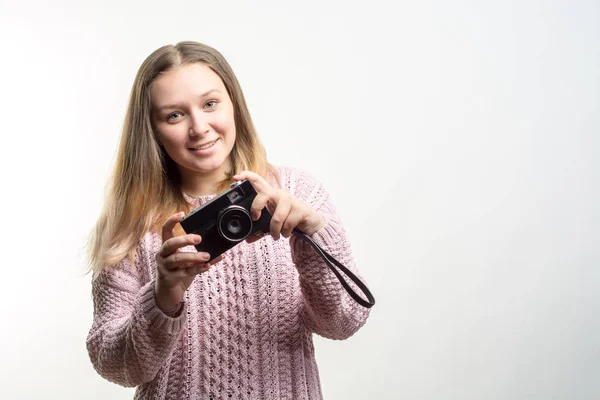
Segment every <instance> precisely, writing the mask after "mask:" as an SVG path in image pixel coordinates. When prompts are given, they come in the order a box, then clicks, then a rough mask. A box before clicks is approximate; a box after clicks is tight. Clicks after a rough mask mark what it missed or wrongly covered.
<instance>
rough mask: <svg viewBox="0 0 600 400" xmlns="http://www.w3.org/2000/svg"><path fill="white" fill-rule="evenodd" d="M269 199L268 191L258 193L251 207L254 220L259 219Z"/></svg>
mask: <svg viewBox="0 0 600 400" xmlns="http://www.w3.org/2000/svg"><path fill="white" fill-rule="evenodd" d="M268 201H269V196H267V194H266V193H259V194H257V195H256V197H255V198H254V200H253V201H252V206H251V207H250V214H251V215H252V220H253V221H258V219H259V218H260V214H261V213H262V210H263V208H265V207H266V206H267V202H268Z"/></svg>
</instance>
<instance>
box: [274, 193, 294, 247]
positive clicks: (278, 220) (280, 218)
mask: <svg viewBox="0 0 600 400" xmlns="http://www.w3.org/2000/svg"><path fill="white" fill-rule="evenodd" d="M291 209H292V199H291V197H290V196H282V197H281V198H280V199H279V202H278V203H277V208H276V209H275V212H274V213H273V216H272V217H271V226H270V231H271V236H273V239H275V240H277V239H279V233H280V232H281V227H282V226H283V223H284V222H285V220H286V219H287V217H288V215H289V214H290V211H291Z"/></svg>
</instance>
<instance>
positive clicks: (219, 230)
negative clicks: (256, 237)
mask: <svg viewBox="0 0 600 400" xmlns="http://www.w3.org/2000/svg"><path fill="white" fill-rule="evenodd" d="M232 210H240V211H242V213H243V214H246V216H247V217H248V219H249V220H250V229H249V230H248V233H247V234H246V236H244V237H243V238H241V239H232V238H230V237H228V236H227V235H225V234H224V233H223V232H222V231H221V220H222V219H223V217H224V216H225V215H226V214H227V213H228V212H231V211H232ZM253 226H254V221H252V216H251V215H250V213H249V212H248V210H246V209H245V208H244V207H242V206H238V205H230V206H229V207H227V208H225V209H223V210H221V212H220V213H219V217H218V218H217V232H218V233H219V235H221V236H222V237H223V238H225V239H227V240H229V241H230V242H232V243H237V242H241V241H242V240H244V239H246V238H247V237H248V236H250V232H252V227H253Z"/></svg>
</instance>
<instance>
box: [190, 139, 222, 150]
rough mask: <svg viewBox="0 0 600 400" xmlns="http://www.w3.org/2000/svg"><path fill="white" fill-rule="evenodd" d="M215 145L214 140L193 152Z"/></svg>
mask: <svg viewBox="0 0 600 400" xmlns="http://www.w3.org/2000/svg"><path fill="white" fill-rule="evenodd" d="M215 143H217V141H216V140H215V141H214V142H210V143H209V144H206V145H204V146H200V147H196V148H195V149H194V150H206V149H208V148H209V147H212V146H214V145H215Z"/></svg>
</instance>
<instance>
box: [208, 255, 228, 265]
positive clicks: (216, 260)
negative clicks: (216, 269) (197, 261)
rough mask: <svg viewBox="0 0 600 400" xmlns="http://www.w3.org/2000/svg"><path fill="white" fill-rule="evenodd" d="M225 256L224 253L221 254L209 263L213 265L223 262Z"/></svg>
mask: <svg viewBox="0 0 600 400" xmlns="http://www.w3.org/2000/svg"><path fill="white" fill-rule="evenodd" d="M223 258H224V256H223V254H221V255H220V256H218V257H216V258H215V259H214V260H212V261H211V262H209V263H208V265H210V266H213V265H215V264H217V263H219V262H221V261H222V260H223Z"/></svg>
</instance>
